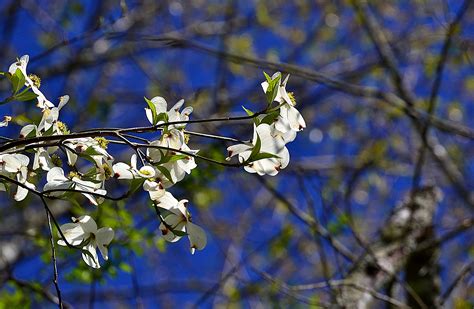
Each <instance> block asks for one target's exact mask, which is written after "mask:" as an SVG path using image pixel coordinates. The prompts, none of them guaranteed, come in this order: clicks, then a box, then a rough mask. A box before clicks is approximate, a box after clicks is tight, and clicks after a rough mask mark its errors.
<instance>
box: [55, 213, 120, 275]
mask: <svg viewBox="0 0 474 309" xmlns="http://www.w3.org/2000/svg"><path fill="white" fill-rule="evenodd" d="M72 221H73V222H74V223H66V224H63V225H61V227H60V229H61V232H62V233H63V235H64V237H65V238H66V241H67V242H68V243H69V244H70V245H73V246H79V245H81V246H82V249H83V250H86V251H88V252H89V254H90V255H89V254H86V253H82V259H83V260H84V262H86V264H87V265H89V266H90V267H93V268H100V264H99V257H98V255H97V251H96V248H98V249H99V251H100V253H101V254H102V257H103V258H104V260H108V258H109V256H108V249H107V246H108V245H109V244H110V242H111V241H112V239H113V238H114V230H113V229H111V228H110V227H102V228H100V229H97V224H96V223H95V221H94V219H92V218H91V217H90V216H82V217H80V218H79V219H76V218H72ZM59 237H61V235H60V234H59ZM58 245H61V246H67V244H66V242H65V241H64V240H63V239H60V240H58Z"/></svg>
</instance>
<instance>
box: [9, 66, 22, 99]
mask: <svg viewBox="0 0 474 309" xmlns="http://www.w3.org/2000/svg"><path fill="white" fill-rule="evenodd" d="M7 76H8V77H9V79H10V82H11V83H12V91H13V94H17V93H18V91H20V89H21V88H22V87H23V86H24V85H25V76H24V75H23V73H22V72H21V70H20V69H16V71H15V73H14V74H9V75H7Z"/></svg>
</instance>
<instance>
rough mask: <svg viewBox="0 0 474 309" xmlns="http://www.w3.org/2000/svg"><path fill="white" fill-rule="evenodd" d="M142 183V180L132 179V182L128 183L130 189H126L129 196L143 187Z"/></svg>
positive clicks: (143, 180)
mask: <svg viewBox="0 0 474 309" xmlns="http://www.w3.org/2000/svg"><path fill="white" fill-rule="evenodd" d="M144 182H145V179H142V178H136V179H132V181H131V182H130V187H129V188H128V193H129V194H133V193H135V192H136V191H137V190H138V189H139V188H141V187H142V186H143V183H144Z"/></svg>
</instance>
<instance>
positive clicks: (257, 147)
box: [245, 134, 262, 163]
mask: <svg viewBox="0 0 474 309" xmlns="http://www.w3.org/2000/svg"><path fill="white" fill-rule="evenodd" d="M261 147H262V141H261V140H260V136H259V135H258V134H257V141H256V143H255V146H254V147H253V148H252V152H251V153H250V156H249V158H248V159H247V161H245V163H249V162H252V161H255V160H254V159H253V158H254V157H256V156H257V155H258V154H259V153H260V148H261Z"/></svg>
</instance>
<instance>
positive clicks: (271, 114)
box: [260, 109, 280, 125]
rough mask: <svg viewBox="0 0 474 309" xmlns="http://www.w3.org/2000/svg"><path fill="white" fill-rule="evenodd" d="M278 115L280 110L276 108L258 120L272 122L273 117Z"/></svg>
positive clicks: (273, 120)
mask: <svg viewBox="0 0 474 309" xmlns="http://www.w3.org/2000/svg"><path fill="white" fill-rule="evenodd" d="M279 115H280V110H279V109H277V110H275V111H273V112H271V113H269V114H267V115H265V117H263V119H262V120H261V121H260V123H266V124H270V125H271V124H272V123H274V122H275V119H276V118H277V117H278V116H279Z"/></svg>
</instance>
